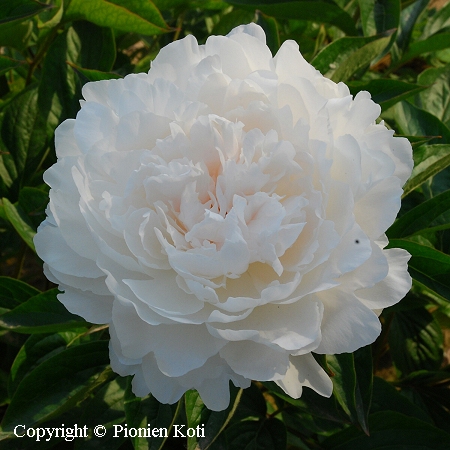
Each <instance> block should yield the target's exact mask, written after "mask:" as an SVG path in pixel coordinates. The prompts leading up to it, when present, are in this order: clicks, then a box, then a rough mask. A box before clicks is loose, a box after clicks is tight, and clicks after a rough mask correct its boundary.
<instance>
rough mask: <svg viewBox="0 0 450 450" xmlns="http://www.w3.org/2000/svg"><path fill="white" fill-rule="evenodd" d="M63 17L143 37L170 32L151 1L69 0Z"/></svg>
mask: <svg viewBox="0 0 450 450" xmlns="http://www.w3.org/2000/svg"><path fill="white" fill-rule="evenodd" d="M65 19H66V20H76V19H84V20H88V21H89V22H92V23H95V24H96V25H99V26H101V27H110V28H114V29H116V30H120V31H124V32H132V33H139V34H143V35H146V36H152V35H155V34H161V33H167V32H169V31H171V30H170V28H168V27H167V24H166V23H165V22H164V19H163V18H162V16H161V13H160V12H159V10H158V9H157V8H156V7H155V6H154V5H153V3H152V2H150V1H149V2H142V1H140V0H109V1H108V0H89V1H88V2H87V1H85V0H72V1H71V2H70V5H69V7H68V9H67V11H66V13H65Z"/></svg>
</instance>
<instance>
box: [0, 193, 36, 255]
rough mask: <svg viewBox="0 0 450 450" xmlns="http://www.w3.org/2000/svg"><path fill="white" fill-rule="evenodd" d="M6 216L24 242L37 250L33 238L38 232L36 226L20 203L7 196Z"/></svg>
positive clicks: (5, 204)
mask: <svg viewBox="0 0 450 450" xmlns="http://www.w3.org/2000/svg"><path fill="white" fill-rule="evenodd" d="M2 201H3V207H4V208H5V213H6V217H7V218H8V220H9V221H10V223H11V225H12V226H13V227H14V229H15V230H16V231H17V233H19V236H20V237H21V238H22V239H23V240H24V242H25V243H26V244H27V245H28V247H30V248H31V250H33V251H35V249H34V243H33V238H34V235H35V234H36V231H35V229H34V226H33V224H32V222H31V221H30V219H29V217H28V216H27V215H26V214H25V212H24V211H23V209H22V208H21V207H20V205H13V204H12V203H11V202H10V201H9V200H8V199H7V198H3V199H2Z"/></svg>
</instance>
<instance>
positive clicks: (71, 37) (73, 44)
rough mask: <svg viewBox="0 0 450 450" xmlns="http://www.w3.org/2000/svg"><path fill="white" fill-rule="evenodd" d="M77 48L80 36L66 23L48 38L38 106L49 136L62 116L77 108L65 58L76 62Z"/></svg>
mask: <svg viewBox="0 0 450 450" xmlns="http://www.w3.org/2000/svg"><path fill="white" fill-rule="evenodd" d="M81 49H82V42H81V40H80V37H79V36H78V34H77V33H76V32H75V30H74V28H73V27H70V28H68V29H67V30H66V31H65V32H64V33H62V34H60V35H59V36H58V37H57V38H56V39H55V40H54V41H53V42H52V44H51V46H50V48H49V50H48V52H47V56H46V58H45V60H44V65H43V68H42V73H41V80H40V83H39V101H38V107H39V111H40V114H41V116H42V118H43V120H44V121H45V122H46V129H47V134H48V136H49V137H50V138H52V139H53V133H54V130H55V128H56V127H57V126H58V125H59V124H60V123H61V122H62V121H63V120H65V119H68V118H73V117H75V116H76V113H77V112H78V110H79V109H80V104H79V99H80V98H81V91H80V89H79V86H78V85H77V77H76V75H75V73H74V71H73V70H72V69H71V68H70V67H68V65H67V63H66V61H69V62H72V63H74V64H77V62H78V59H79V58H80V52H81Z"/></svg>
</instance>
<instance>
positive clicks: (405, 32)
mask: <svg viewBox="0 0 450 450" xmlns="http://www.w3.org/2000/svg"><path fill="white" fill-rule="evenodd" d="M428 3H429V0H417V1H415V2H412V3H411V4H410V5H408V6H406V7H404V8H402V11H401V13H400V31H399V34H398V37H397V45H398V47H399V49H400V50H401V51H402V52H403V51H404V50H405V49H406V48H407V47H408V46H409V43H410V40H411V34H412V32H413V28H414V26H415V24H416V21H417V19H418V18H419V16H420V14H421V13H422V11H423V10H424V9H425V8H426V7H427V5H428Z"/></svg>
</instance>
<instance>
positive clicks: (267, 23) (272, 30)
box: [256, 12, 281, 55]
mask: <svg viewBox="0 0 450 450" xmlns="http://www.w3.org/2000/svg"><path fill="white" fill-rule="evenodd" d="M256 23H257V24H258V25H260V26H261V28H262V29H263V30H264V33H266V43H267V46H268V47H269V48H270V51H271V52H272V55H275V54H276V53H277V51H278V49H279V48H280V45H281V42H280V33H279V30H278V23H277V21H276V19H274V18H273V17H270V16H267V15H266V14H263V13H261V12H259V13H258V20H257V22H256Z"/></svg>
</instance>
